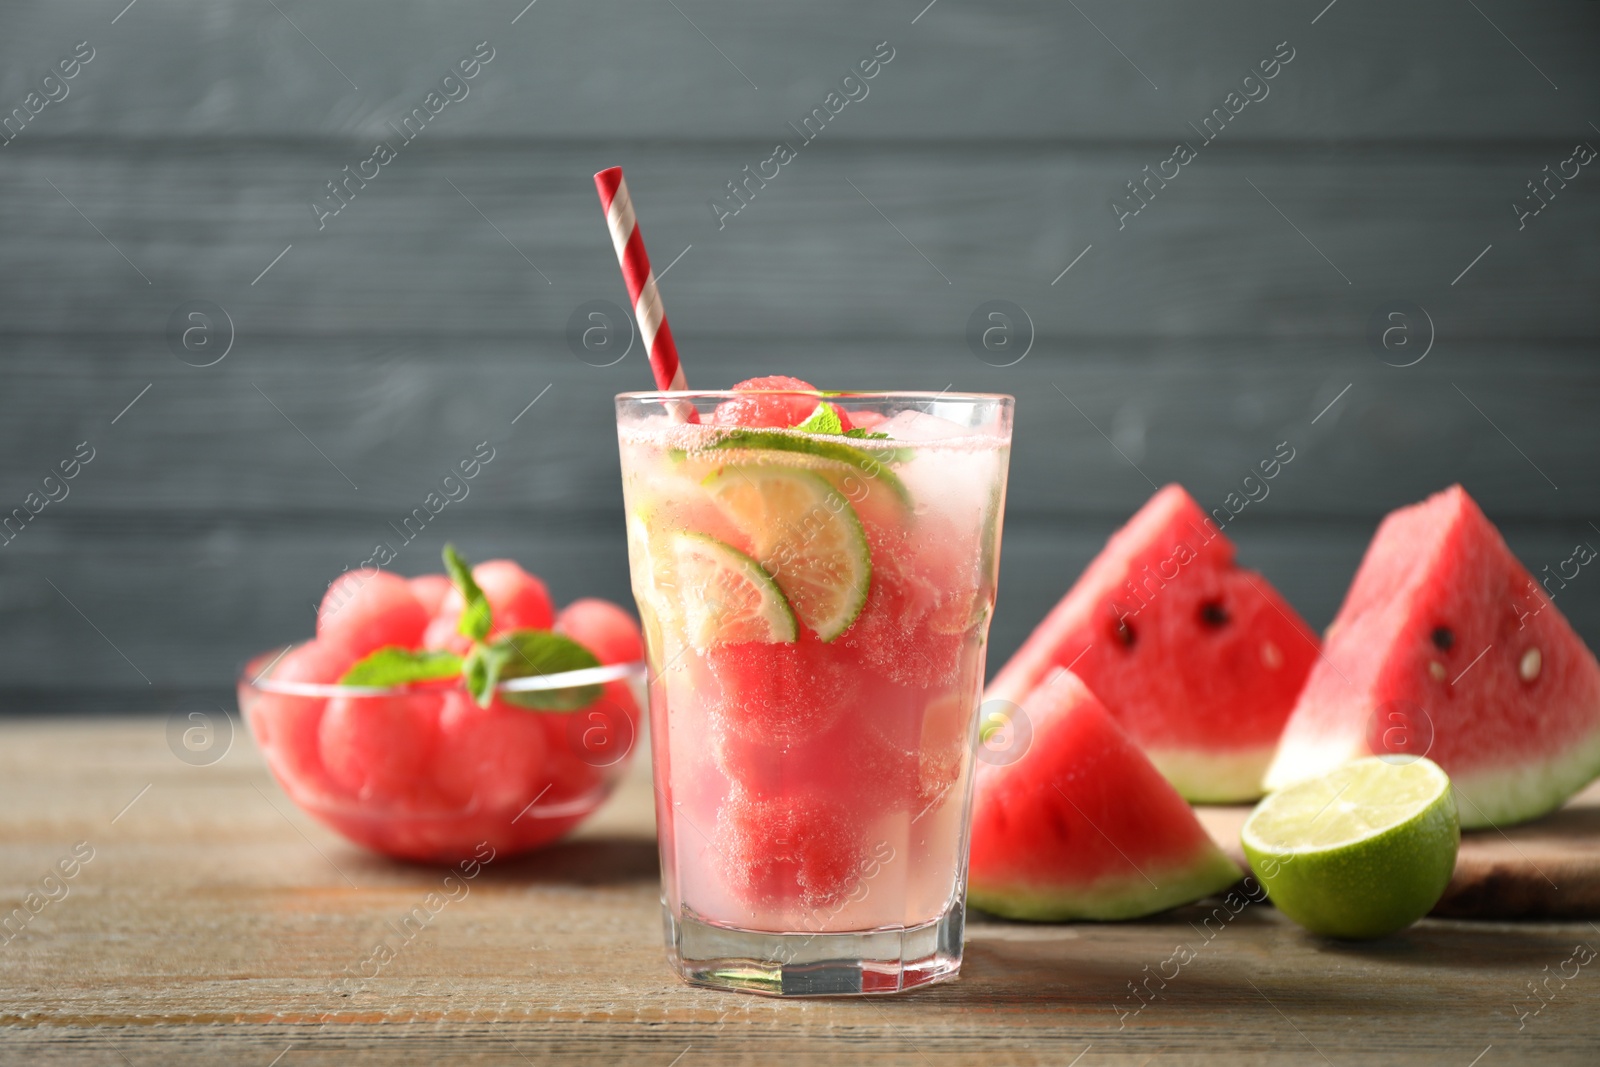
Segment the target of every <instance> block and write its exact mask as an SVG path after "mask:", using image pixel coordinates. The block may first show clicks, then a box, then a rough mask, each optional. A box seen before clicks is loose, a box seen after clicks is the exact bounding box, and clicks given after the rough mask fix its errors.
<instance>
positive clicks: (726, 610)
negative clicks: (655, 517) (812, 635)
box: [672, 533, 799, 649]
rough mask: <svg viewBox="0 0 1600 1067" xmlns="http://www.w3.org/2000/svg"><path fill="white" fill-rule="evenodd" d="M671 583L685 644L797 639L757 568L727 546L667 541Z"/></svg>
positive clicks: (779, 595) (704, 539)
mask: <svg viewBox="0 0 1600 1067" xmlns="http://www.w3.org/2000/svg"><path fill="white" fill-rule="evenodd" d="M672 554H673V558H674V560H675V561H676V562H677V576H676V577H677V582H678V588H679V593H680V595H681V597H682V600H683V612H684V628H685V630H686V631H687V636H688V639H689V643H690V644H691V645H693V646H694V647H695V648H699V649H705V648H710V647H711V646H712V645H717V644H734V643H738V642H745V641H760V642H763V643H765V644H779V643H782V642H786V641H793V640H795V638H796V637H798V636H799V634H798V631H797V630H796V629H795V621H794V612H793V611H792V610H790V608H789V602H788V601H787V600H785V599H784V596H783V591H782V590H781V589H779V588H778V584H777V583H776V582H774V581H773V580H772V578H771V576H769V575H768V574H767V572H766V571H764V570H762V569H761V564H759V563H757V562H756V561H755V560H753V559H751V558H750V557H749V556H747V555H745V554H744V553H743V552H740V551H739V550H738V549H737V548H734V547H733V546H732V545H730V544H726V543H725V542H722V541H718V540H717V539H716V538H715V537H708V536H706V535H705V534H695V533H684V534H678V535H677V536H676V537H675V538H674V539H673V544H672Z"/></svg>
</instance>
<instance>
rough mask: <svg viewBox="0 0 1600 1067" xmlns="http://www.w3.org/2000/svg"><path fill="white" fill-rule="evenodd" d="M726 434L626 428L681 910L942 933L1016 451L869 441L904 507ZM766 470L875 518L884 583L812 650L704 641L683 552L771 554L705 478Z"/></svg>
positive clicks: (820, 461)
mask: <svg viewBox="0 0 1600 1067" xmlns="http://www.w3.org/2000/svg"><path fill="white" fill-rule="evenodd" d="M935 421H936V422H938V421H942V420H935ZM952 425H953V424H948V423H947V424H945V426H952ZM723 432H724V431H718V430H716V429H713V428H708V427H701V426H683V425H674V424H672V423H670V422H668V421H667V420H665V419H660V420H648V421H641V422H639V423H636V424H633V425H623V426H622V427H621V428H620V438H621V447H622V470H623V485H624V494H625V497H626V501H627V508H628V514H629V519H628V532H629V551H630V557H631V564H632V572H633V581H634V592H635V596H636V598H637V599H638V601H639V605H640V613H641V615H642V617H643V618H644V620H645V633H646V643H647V645H648V655H649V658H650V661H651V667H652V679H653V681H652V685H651V693H650V715H651V720H650V721H651V735H652V740H651V745H652V750H653V753H654V760H655V781H656V819H657V828H658V834H659V837H660V842H661V855H662V864H663V879H664V891H665V894H666V897H667V905H668V907H669V908H670V909H671V910H672V912H673V913H674V914H678V915H691V916H693V917H697V918H698V919H700V920H702V921H705V922H708V923H713V924H718V925H724V926H729V927H735V928H740V929H746V930H759V931H773V932H818V933H821V932H837V931H861V930H876V929H884V928H898V927H913V926H918V925H920V924H923V923H927V922H930V921H932V920H934V919H936V918H938V917H939V916H940V915H942V914H943V913H944V912H945V911H946V910H947V909H948V908H949V906H950V905H951V903H952V902H953V901H954V900H956V899H957V898H958V896H959V894H960V893H962V892H963V886H962V885H961V877H962V873H961V872H962V871H963V870H964V868H965V858H966V836H965V835H966V830H965V827H966V808H967V803H968V798H969V795H970V771H971V761H972V757H971V752H972V743H973V737H972V733H973V730H974V726H975V713H976V708H977V704H978V700H979V694H980V692H981V688H982V683H983V658H984V656H983V653H984V645H985V641H986V637H987V632H988V623H989V617H990V614H991V612H992V608H993V604H994V578H995V571H996V569H997V558H998V539H999V516H1000V513H1001V510H1002V508H1003V494H1004V489H1003V487H1004V475H1005V469H1006V462H1007V455H1008V448H1007V442H1006V440H1005V439H1004V438H1002V437H998V436H991V435H986V434H984V433H983V432H982V431H979V430H970V429H968V430H961V431H960V432H959V433H956V432H954V431H952V436H949V437H947V438H943V439H936V440H917V441H915V442H914V443H911V444H910V446H909V447H910V451H909V452H907V451H906V450H905V447H904V443H903V442H902V443H900V444H901V446H902V447H901V450H900V451H899V452H894V453H891V452H888V451H884V450H885V449H888V448H890V447H892V446H894V445H896V444H897V442H894V441H885V442H860V441H851V442H849V444H850V445H851V446H852V447H854V446H856V445H860V446H861V447H863V448H864V449H867V450H868V451H871V450H872V449H878V450H879V451H878V452H877V453H876V454H878V455H881V456H884V457H890V458H886V461H885V464H884V465H885V466H886V467H888V468H889V469H890V470H892V471H893V473H894V476H895V477H896V478H898V480H899V481H900V483H902V484H903V486H904V492H903V493H902V492H900V491H899V490H897V489H896V490H895V491H891V489H892V488H894V487H892V486H890V485H889V484H888V483H887V482H883V481H880V480H878V479H875V478H873V477H863V476H862V475H861V473H860V472H859V471H852V470H850V469H849V467H848V465H847V464H843V463H839V462H837V461H830V460H828V459H825V458H822V457H818V456H814V455H809V454H806V453H803V452H793V451H783V450H771V449H759V450H754V451H744V450H740V451H738V452H733V453H730V452H722V451H717V450H714V449H707V447H706V446H707V445H708V444H710V443H712V442H714V441H716V440H717V439H718V437H719V435H720V434H721V433H723ZM826 440H831V441H834V442H837V441H840V440H841V439H840V438H837V437H834V438H827V439H826ZM751 462H756V463H761V464H766V465H774V464H776V465H782V466H786V467H787V466H793V467H804V468H808V469H811V470H815V471H817V472H818V473H821V474H822V475H823V476H824V477H825V478H827V479H829V481H830V482H832V483H833V484H834V485H835V486H837V487H838V489H839V492H840V493H842V494H844V495H845V496H846V497H848V498H849V500H850V507H851V510H852V512H853V513H854V514H855V515H857V516H859V519H860V522H861V524H862V528H863V529H864V531H865V534H866V539H867V544H868V548H869V550H870V555H871V566H872V577H871V583H870V586H869V590H868V594H867V600H866V603H865V605H864V606H863V608H862V609H861V613H860V614H859V615H858V616H857V617H856V618H855V620H854V622H853V623H852V624H851V625H850V627H849V629H847V630H845V631H844V632H843V633H842V634H840V635H839V636H837V637H836V638H835V639H834V640H833V641H831V642H823V641H822V640H821V639H820V638H819V637H818V636H817V635H816V634H814V633H810V632H806V631H805V630H804V628H802V632H801V633H800V636H799V639H798V640H797V641H795V642H793V643H758V642H741V643H727V644H724V643H718V642H716V641H710V642H707V641H703V640H702V641H701V642H700V643H699V646H698V647H697V645H696V644H694V643H691V641H690V640H689V638H688V634H687V631H686V628H685V626H684V624H683V623H682V621H681V619H682V615H683V612H682V609H681V605H682V601H683V598H684V596H685V595H686V594H685V591H684V590H682V589H680V588H678V587H677V584H676V579H675V576H674V574H673V573H672V569H671V567H670V565H665V566H664V565H663V564H662V563H661V562H660V561H661V560H662V559H663V556H664V551H663V545H664V543H665V542H666V540H667V539H669V538H670V537H671V536H672V535H673V534H674V533H677V532H693V533H698V534H704V535H709V536H711V537H715V538H718V539H719V540H723V541H725V542H727V543H728V544H731V545H733V546H734V547H737V548H739V549H741V550H742V551H746V552H753V550H752V547H751V545H750V543H749V542H750V538H749V537H748V535H747V534H746V533H744V532H742V531H741V529H740V528H739V525H738V523H737V522H735V521H733V520H731V519H730V517H729V516H727V515H725V514H723V513H722V512H721V511H720V510H719V509H718V507H717V505H716V503H715V501H713V500H712V498H711V496H710V495H709V494H708V493H707V491H706V490H705V488H704V487H703V486H702V484H701V483H702V481H703V479H704V478H705V477H706V476H707V475H708V474H709V473H712V472H714V471H716V470H717V469H719V468H720V467H723V466H725V465H728V464H730V463H731V464H739V463H751Z"/></svg>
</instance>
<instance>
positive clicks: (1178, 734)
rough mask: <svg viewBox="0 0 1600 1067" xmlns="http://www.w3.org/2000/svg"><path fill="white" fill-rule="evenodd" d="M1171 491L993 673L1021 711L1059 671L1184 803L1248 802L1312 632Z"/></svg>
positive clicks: (994, 692)
mask: <svg viewBox="0 0 1600 1067" xmlns="http://www.w3.org/2000/svg"><path fill="white" fill-rule="evenodd" d="M1233 551H1234V550H1233V543H1232V542H1231V541H1229V540H1228V539H1227V537H1225V536H1223V534H1222V533H1221V531H1220V530H1219V529H1218V528H1217V524H1216V523H1215V522H1214V521H1213V520H1212V519H1211V517H1210V516H1208V515H1207V514H1206V513H1205V512H1203V511H1201V510H1200V507H1199V505H1197V504H1196V503H1195V502H1194V499H1193V498H1192V497H1190V496H1189V494H1188V493H1186V492H1184V490H1183V487H1182V486H1179V485H1169V486H1167V487H1166V488H1164V489H1162V490H1161V491H1160V492H1158V493H1156V495H1155V496H1153V497H1151V498H1150V500H1149V502H1147V503H1146V504H1145V506H1144V507H1142V508H1140V509H1139V511H1138V513H1137V514H1135V515H1134V516H1133V518H1132V519H1130V520H1129V521H1128V524H1127V525H1126V526H1124V527H1123V528H1122V529H1120V530H1118V531H1117V532H1116V533H1115V534H1113V535H1112V537H1111V540H1110V541H1109V542H1107V544H1106V547H1105V548H1104V549H1102V550H1101V552H1100V554H1099V555H1098V556H1096V557H1095V559H1094V561H1093V562H1091V563H1090V564H1089V567H1088V569H1086V570H1085V571H1084V572H1083V575H1082V576H1081V577H1080V578H1079V579H1078V581H1077V583H1076V584H1075V585H1073V587H1072V589H1071V590H1070V591H1068V593H1067V595H1066V596H1065V597H1063V598H1062V600H1061V602H1060V603H1059V604H1057V605H1056V606H1055V608H1054V609H1053V610H1052V611H1051V612H1050V614H1049V615H1048V616H1046V617H1045V620H1044V621H1043V622H1041V623H1040V624H1039V626H1038V628H1037V629H1035V630H1034V631H1033V633H1032V635H1031V636H1029V638H1028V640H1027V641H1025V642H1024V643H1023V645H1022V647H1021V648H1020V649H1019V650H1018V651H1017V654H1016V655H1015V656H1013V657H1012V658H1011V661H1010V662H1009V663H1007V664H1006V665H1005V667H1003V668H1002V669H1001V670H1000V673H999V674H997V675H995V679H994V681H993V683H991V684H990V686H989V688H988V691H987V692H986V693H985V696H986V697H987V698H988V699H1001V700H1010V701H1012V702H1014V703H1021V702H1022V701H1023V699H1024V698H1025V697H1026V696H1027V694H1028V693H1029V692H1030V691H1031V690H1032V689H1033V688H1034V687H1035V686H1037V685H1038V684H1039V683H1040V681H1041V680H1042V679H1043V678H1044V677H1045V675H1046V674H1048V673H1049V672H1050V671H1051V670H1052V669H1054V668H1056V667H1070V668H1071V669H1072V671H1073V672H1074V673H1076V674H1077V675H1078V676H1079V677H1081V678H1082V679H1083V680H1084V681H1085V682H1087V683H1088V685H1089V688H1090V689H1092V690H1094V693H1095V695H1096V696H1098V697H1099V698H1100V699H1101V700H1102V701H1104V702H1105V705H1106V707H1107V708H1109V709H1110V710H1111V714H1112V716H1113V717H1115V718H1116V720H1117V722H1118V723H1119V724H1120V725H1121V726H1122V728H1123V729H1124V730H1126V731H1127V732H1128V734H1129V735H1130V736H1131V737H1132V738H1133V739H1134V741H1136V742H1137V743H1138V744H1139V746H1140V747H1141V748H1143V749H1144V751H1145V754H1146V755H1147V756H1149V757H1150V759H1151V761H1152V762H1154V763H1155V765H1156V766H1157V767H1158V768H1160V770H1161V773H1162V774H1164V775H1166V776H1167V779H1168V780H1169V781H1171V782H1172V784H1173V785H1174V786H1176V787H1177V789H1178V792H1179V793H1181V794H1183V796H1184V797H1186V798H1187V799H1189V800H1191V801H1197V802H1210V803H1222V802H1228V801H1241V800H1253V799H1255V798H1256V797H1258V796H1260V795H1261V775H1262V773H1263V772H1264V771H1265V770H1266V769H1267V765H1268V764H1269V763H1270V762H1271V761H1272V756H1273V753H1274V752H1275V751H1276V749H1277V744H1278V736H1279V734H1280V733H1281V732H1282V730H1283V724H1284V721H1285V720H1286V719H1287V718H1288V717H1289V712H1290V709H1292V708H1293V706H1294V699H1295V696H1296V694H1298V693H1299V691H1300V686H1301V684H1302V683H1303V682H1304V681H1305V678H1306V674H1307V673H1308V672H1309V671H1310V669H1311V664H1312V661H1313V660H1315V659H1316V656H1317V646H1318V642H1317V637H1316V634H1315V633H1314V632H1313V631H1312V630H1311V628H1310V627H1308V626H1307V625H1306V624H1305V621H1304V620H1302V619H1301V618H1300V616H1299V615H1298V614H1297V613H1296V612H1295V610H1294V608H1292V607H1290V606H1289V604H1288V603H1287V602H1286V601H1285V600H1284V599H1283V597H1282V596H1280V595H1279V594H1278V592H1277V590H1275V589H1274V588H1273V587H1272V586H1271V584H1269V583H1268V582H1267V580H1266V579H1265V578H1263V577H1261V575H1259V574H1257V573H1255V572H1254V571H1247V570H1243V569H1241V568H1240V567H1238V566H1237V565H1236V564H1235V563H1234V559H1233Z"/></svg>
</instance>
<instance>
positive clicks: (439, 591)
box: [407, 574, 454, 615]
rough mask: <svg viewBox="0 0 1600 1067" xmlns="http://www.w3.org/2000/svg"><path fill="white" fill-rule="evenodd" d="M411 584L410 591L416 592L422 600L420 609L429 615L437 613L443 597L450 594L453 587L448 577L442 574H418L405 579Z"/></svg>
mask: <svg viewBox="0 0 1600 1067" xmlns="http://www.w3.org/2000/svg"><path fill="white" fill-rule="evenodd" d="M407 580H408V581H409V582H410V585H411V592H412V593H414V594H416V597H417V599H418V600H420V601H421V602H422V609H423V610H424V611H426V612H427V613H428V614H429V615H437V614H439V608H440V607H441V606H443V604H444V598H445V597H447V596H449V595H450V590H451V589H452V588H454V587H453V586H451V584H450V579H449V578H447V577H445V576H444V575H442V574H419V575H417V576H416V577H415V578H410V579H407Z"/></svg>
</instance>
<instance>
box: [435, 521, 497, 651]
mask: <svg viewBox="0 0 1600 1067" xmlns="http://www.w3.org/2000/svg"><path fill="white" fill-rule="evenodd" d="M444 569H445V570H446V571H448V572H449V573H450V580H451V581H452V582H454V583H455V587H456V589H457V590H459V591H460V593H461V599H462V600H464V601H465V602H466V608H465V609H463V610H462V612H461V621H460V622H459V623H457V624H456V629H457V631H459V632H460V633H461V634H462V635H463V636H465V637H470V638H472V640H474V641H482V640H483V639H484V638H485V637H488V636H489V630H490V628H491V619H490V615H489V598H488V597H486V596H484V595H483V590H482V589H480V588H479V587H478V582H477V579H475V578H473V577H472V568H471V567H470V566H469V565H468V564H467V561H466V560H464V559H462V558H461V553H459V552H457V551H456V546H455V545H445V546H444Z"/></svg>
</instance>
